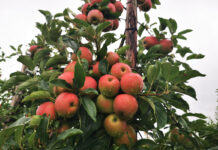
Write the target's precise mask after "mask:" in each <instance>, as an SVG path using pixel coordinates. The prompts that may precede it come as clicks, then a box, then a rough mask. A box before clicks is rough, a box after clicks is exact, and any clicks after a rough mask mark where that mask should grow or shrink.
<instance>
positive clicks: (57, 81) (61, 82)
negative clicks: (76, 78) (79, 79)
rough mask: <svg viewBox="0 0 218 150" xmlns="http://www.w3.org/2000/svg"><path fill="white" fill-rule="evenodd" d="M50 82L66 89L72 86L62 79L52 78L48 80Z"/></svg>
mask: <svg viewBox="0 0 218 150" xmlns="http://www.w3.org/2000/svg"><path fill="white" fill-rule="evenodd" d="M50 83H51V84H54V85H55V86H59V87H63V88H67V89H71V88H72V86H71V85H70V84H69V83H67V82H66V81H65V80H62V79H54V80H52V81H50Z"/></svg>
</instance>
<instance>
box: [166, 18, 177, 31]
mask: <svg viewBox="0 0 218 150" xmlns="http://www.w3.org/2000/svg"><path fill="white" fill-rule="evenodd" d="M167 26H168V28H169V30H170V33H171V34H174V33H175V32H176V30H177V23H176V20H174V19H172V18H170V19H169V20H168V21H167Z"/></svg>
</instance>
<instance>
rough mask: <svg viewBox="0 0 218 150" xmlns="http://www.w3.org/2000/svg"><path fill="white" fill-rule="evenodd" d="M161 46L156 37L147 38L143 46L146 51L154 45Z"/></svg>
mask: <svg viewBox="0 0 218 150" xmlns="http://www.w3.org/2000/svg"><path fill="white" fill-rule="evenodd" d="M157 44H159V42H158V39H157V38H156V37H154V36H147V37H145V38H144V40H143V45H144V47H145V48H146V49H149V48H151V47H152V46H154V45H157Z"/></svg>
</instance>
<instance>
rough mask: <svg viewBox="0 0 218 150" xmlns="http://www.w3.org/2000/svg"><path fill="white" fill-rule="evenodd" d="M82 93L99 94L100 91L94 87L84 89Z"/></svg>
mask: <svg viewBox="0 0 218 150" xmlns="http://www.w3.org/2000/svg"><path fill="white" fill-rule="evenodd" d="M82 93H84V94H94V95H98V91H97V90H95V89H93V88H88V89H85V90H83V91H82Z"/></svg>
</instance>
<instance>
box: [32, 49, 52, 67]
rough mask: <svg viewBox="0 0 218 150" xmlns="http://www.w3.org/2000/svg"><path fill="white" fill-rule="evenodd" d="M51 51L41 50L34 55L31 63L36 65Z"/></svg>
mask: <svg viewBox="0 0 218 150" xmlns="http://www.w3.org/2000/svg"><path fill="white" fill-rule="evenodd" d="M50 52H51V50H50V49H42V50H40V51H38V52H36V53H35V54H34V57H33V63H34V64H37V63H39V61H40V60H42V59H43V58H45V57H47V56H48V55H49V54H50Z"/></svg>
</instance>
